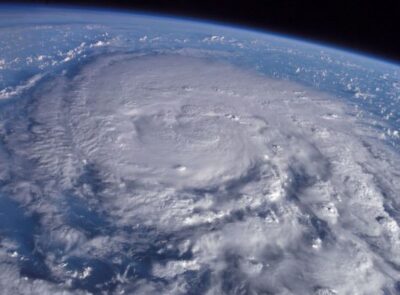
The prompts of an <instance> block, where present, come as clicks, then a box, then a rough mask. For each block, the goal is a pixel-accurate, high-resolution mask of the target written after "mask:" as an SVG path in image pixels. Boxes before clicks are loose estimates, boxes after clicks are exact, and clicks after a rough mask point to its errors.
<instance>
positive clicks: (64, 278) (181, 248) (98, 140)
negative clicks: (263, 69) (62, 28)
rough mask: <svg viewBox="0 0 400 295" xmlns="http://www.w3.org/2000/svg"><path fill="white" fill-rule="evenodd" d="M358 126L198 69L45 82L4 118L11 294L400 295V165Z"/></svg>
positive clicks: (114, 68) (145, 60)
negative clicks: (398, 294) (30, 97)
mask: <svg viewBox="0 0 400 295" xmlns="http://www.w3.org/2000/svg"><path fill="white" fill-rule="evenodd" d="M357 115H358V110H357V108H351V107H350V106H347V105H344V104H342V103H340V102H339V101H338V100H336V99H335V98H334V97H330V96H328V95H326V94H323V93H319V92H316V91H314V90H312V89H308V88H305V87H303V86H300V85H297V84H294V83H291V82H287V81H277V80H271V79H269V78H266V77H264V76H261V75H259V74H256V73H254V72H251V71H247V70H244V69H240V68H238V67H234V66H232V65H229V64H225V63H218V62H215V61H212V60H211V59H206V58H199V57H190V56H188V54H187V53H185V54H183V55H182V54H180V53H175V54H173V53H171V54H153V55H147V56H135V55H133V54H123V55H122V54H114V55H109V56H103V57H99V58H98V59H96V60H94V61H93V62H91V63H89V64H87V65H86V66H84V67H83V68H81V70H80V71H79V72H78V73H76V74H74V75H70V76H61V77H58V78H55V79H52V80H49V81H47V82H43V83H42V85H41V86H40V87H39V88H37V89H36V90H35V92H34V94H33V98H32V99H29V100H26V101H21V102H20V103H19V104H12V105H10V106H8V107H7V106H5V107H4V109H3V118H5V119H4V120H3V122H1V125H0V127H1V128H0V132H1V137H0V138H1V144H2V145H1V149H0V165H1V169H0V171H1V172H0V181H1V182H2V184H3V185H2V188H1V191H0V194H1V200H2V201H1V202H3V203H2V206H3V208H7V210H3V211H2V213H3V215H2V216H1V217H0V221H2V222H1V224H2V225H0V226H1V228H0V229H1V232H2V237H3V238H2V240H1V248H0V269H1V270H2V271H1V274H0V282H2V283H1V285H7V286H8V287H7V288H8V289H6V291H7V293H13V294H18V293H26V292H33V293H34V292H36V293H37V294H45V293H46V292H47V293H48V294H56V293H57V292H60V293H62V292H65V293H66V292H73V293H79V292H82V294H83V293H85V292H93V293H99V292H101V291H104V292H111V293H113V292H114V293H115V294H120V292H125V293H126V294H130V293H136V294H210V295H211V294H397V293H396V292H399V289H400V283H399V279H400V278H399V272H398V270H399V269H400V258H399V257H400V241H399V226H398V222H399V220H400V219H399V215H398V214H399V213H398V212H399V208H400V204H399V201H398V193H399V192H400V187H399V186H400V181H399V178H400V175H399V174H398V171H397V170H398V169H396V167H400V163H399V158H398V154H396V153H395V152H394V151H392V150H390V149H389V148H388V147H386V146H385V145H384V144H383V142H382V141H381V140H380V139H379V133H378V131H377V130H375V129H374V127H371V126H373V122H374V120H376V118H373V117H371V118H369V117H367V116H363V118H360V117H359V116H357ZM2 219H4V221H3V220H2ZM6 282H7V283H6ZM65 293H63V294H65Z"/></svg>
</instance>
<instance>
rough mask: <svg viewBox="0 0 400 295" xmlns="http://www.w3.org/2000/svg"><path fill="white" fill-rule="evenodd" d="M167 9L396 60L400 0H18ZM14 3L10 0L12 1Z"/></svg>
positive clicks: (399, 44) (399, 40) (398, 54)
mask: <svg viewBox="0 0 400 295" xmlns="http://www.w3.org/2000/svg"><path fill="white" fill-rule="evenodd" d="M18 2H20V3H29V4H44V5H53V4H61V5H73V6H75V5H78V6H88V7H100V8H106V9H123V10H132V11H142V12H150V13H163V14H172V15H178V16H184V17H194V18H200V19H209V20H212V21H217V22H225V23H232V24H235V25H239V26H246V27H251V28H256V29H261V30H267V31H271V32H275V33H282V34H287V35H294V36H296V37H299V38H303V39H306V40H309V41H317V42H320V43H327V44H329V45H334V46H340V47H345V48H350V49H352V50H355V51H361V52H365V53H367V54H370V55H375V56H378V57H382V58H386V59H390V60H396V61H397V62H399V61H400V38H399V35H400V25H399V20H400V1H395V0H393V1H361V0H353V1H351V0H348V1H309V0H307V1H296V0H280V1H277V0H242V1H240V0H230V1H228V0H214V1H212V0H201V1H200V0H190V1H189V0H168V1H167V0H115V1H104V0H103V1H101V0H100V1H94V0H85V1H76V0H75V1H74V0H71V1H52V0H48V1H18ZM15 3H16V2H13V4H15Z"/></svg>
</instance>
